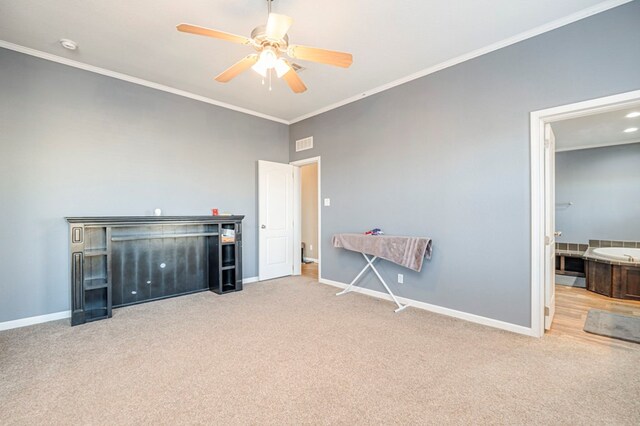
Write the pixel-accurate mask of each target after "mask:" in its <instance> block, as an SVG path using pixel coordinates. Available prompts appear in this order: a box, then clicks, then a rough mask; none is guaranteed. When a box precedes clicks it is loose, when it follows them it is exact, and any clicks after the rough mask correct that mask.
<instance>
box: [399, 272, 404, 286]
mask: <svg viewBox="0 0 640 426" xmlns="http://www.w3.org/2000/svg"><path fill="white" fill-rule="evenodd" d="M398 284H404V275H402V274H398Z"/></svg>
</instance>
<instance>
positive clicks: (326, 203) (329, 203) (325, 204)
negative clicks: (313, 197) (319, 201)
mask: <svg viewBox="0 0 640 426" xmlns="http://www.w3.org/2000/svg"><path fill="white" fill-rule="evenodd" d="M330 205H331V198H325V199H324V206H325V207H329V206H330Z"/></svg>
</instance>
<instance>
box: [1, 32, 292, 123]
mask: <svg viewBox="0 0 640 426" xmlns="http://www.w3.org/2000/svg"><path fill="white" fill-rule="evenodd" d="M0 47H3V48H5V49H9V50H14V51H16V52H20V53H24V54H27V55H31V56H35V57H37V58H41V59H46V60H48V61H52V62H57V63H59V64H63V65H68V66H70V67H74V68H79V69H82V70H85V71H91V72H94V73H96V74H101V75H106V76H107V77H112V78H117V79H118V80H123V81H127V82H129V83H134V84H139V85H141V86H145V87H150V88H152V89H157V90H161V91H163V92H168V93H172V94H174V95H178V96H183V97H185V98H189V99H193V100H196V101H200V102H204V103H207V104H211V105H215V106H218V107H221V108H226V109H230V110H232V111H237V112H241V113H243V114H249V115H253V116H255V117H259V118H264V119H265V120H271V121H275V122H277V123H282V124H291V123H289V121H287V120H284V119H282V118H278V117H274V116H271V115H267V114H263V113H261V112H258V111H253V110H250V109H247V108H242V107H239V106H236V105H232V104H228V103H226V102H221V101H216V100H215V99H211V98H207V97H206V96H201V95H196V94H195V93H191V92H187V91H185V90H180V89H176V88H174V87H170V86H165V85H164V84H159V83H154V82H153V81H148V80H144V79H142V78H138V77H133V76H130V75H127V74H123V73H120V72H116V71H111V70H108V69H106V68H100V67H96V66H94V65H89V64H85V63H84V62H79V61H74V60H73V59H69V58H64V57H62V56H57V55H53V54H51V53H46V52H42V51H40V50H36V49H31V48H30V47H25V46H21V45H19V44H15V43H10V42H8V41H5V40H0Z"/></svg>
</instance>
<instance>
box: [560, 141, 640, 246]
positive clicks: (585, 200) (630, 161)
mask: <svg viewBox="0 0 640 426" xmlns="http://www.w3.org/2000/svg"><path fill="white" fill-rule="evenodd" d="M570 201H571V202H573V205H572V206H568V205H567V204H565V203H568V202H570ZM556 229H557V230H559V231H562V236H560V237H558V242H561V243H562V242H567V243H584V244H586V243H588V242H589V240H590V239H591V240H623V241H624V240H629V241H640V143H634V144H630V145H617V146H610V147H604V148H593V149H581V150H578V151H567V152H558V153H557V154H556Z"/></svg>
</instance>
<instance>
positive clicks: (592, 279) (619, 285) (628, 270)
mask: <svg viewBox="0 0 640 426" xmlns="http://www.w3.org/2000/svg"><path fill="white" fill-rule="evenodd" d="M586 264H587V268H586V269H587V290H590V291H593V292H595V293H599V294H602V295H604V296H609V297H615V298H617V299H632V300H640V267H637V266H627V265H617V264H611V263H605V262H596V261H594V260H588V261H586Z"/></svg>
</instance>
